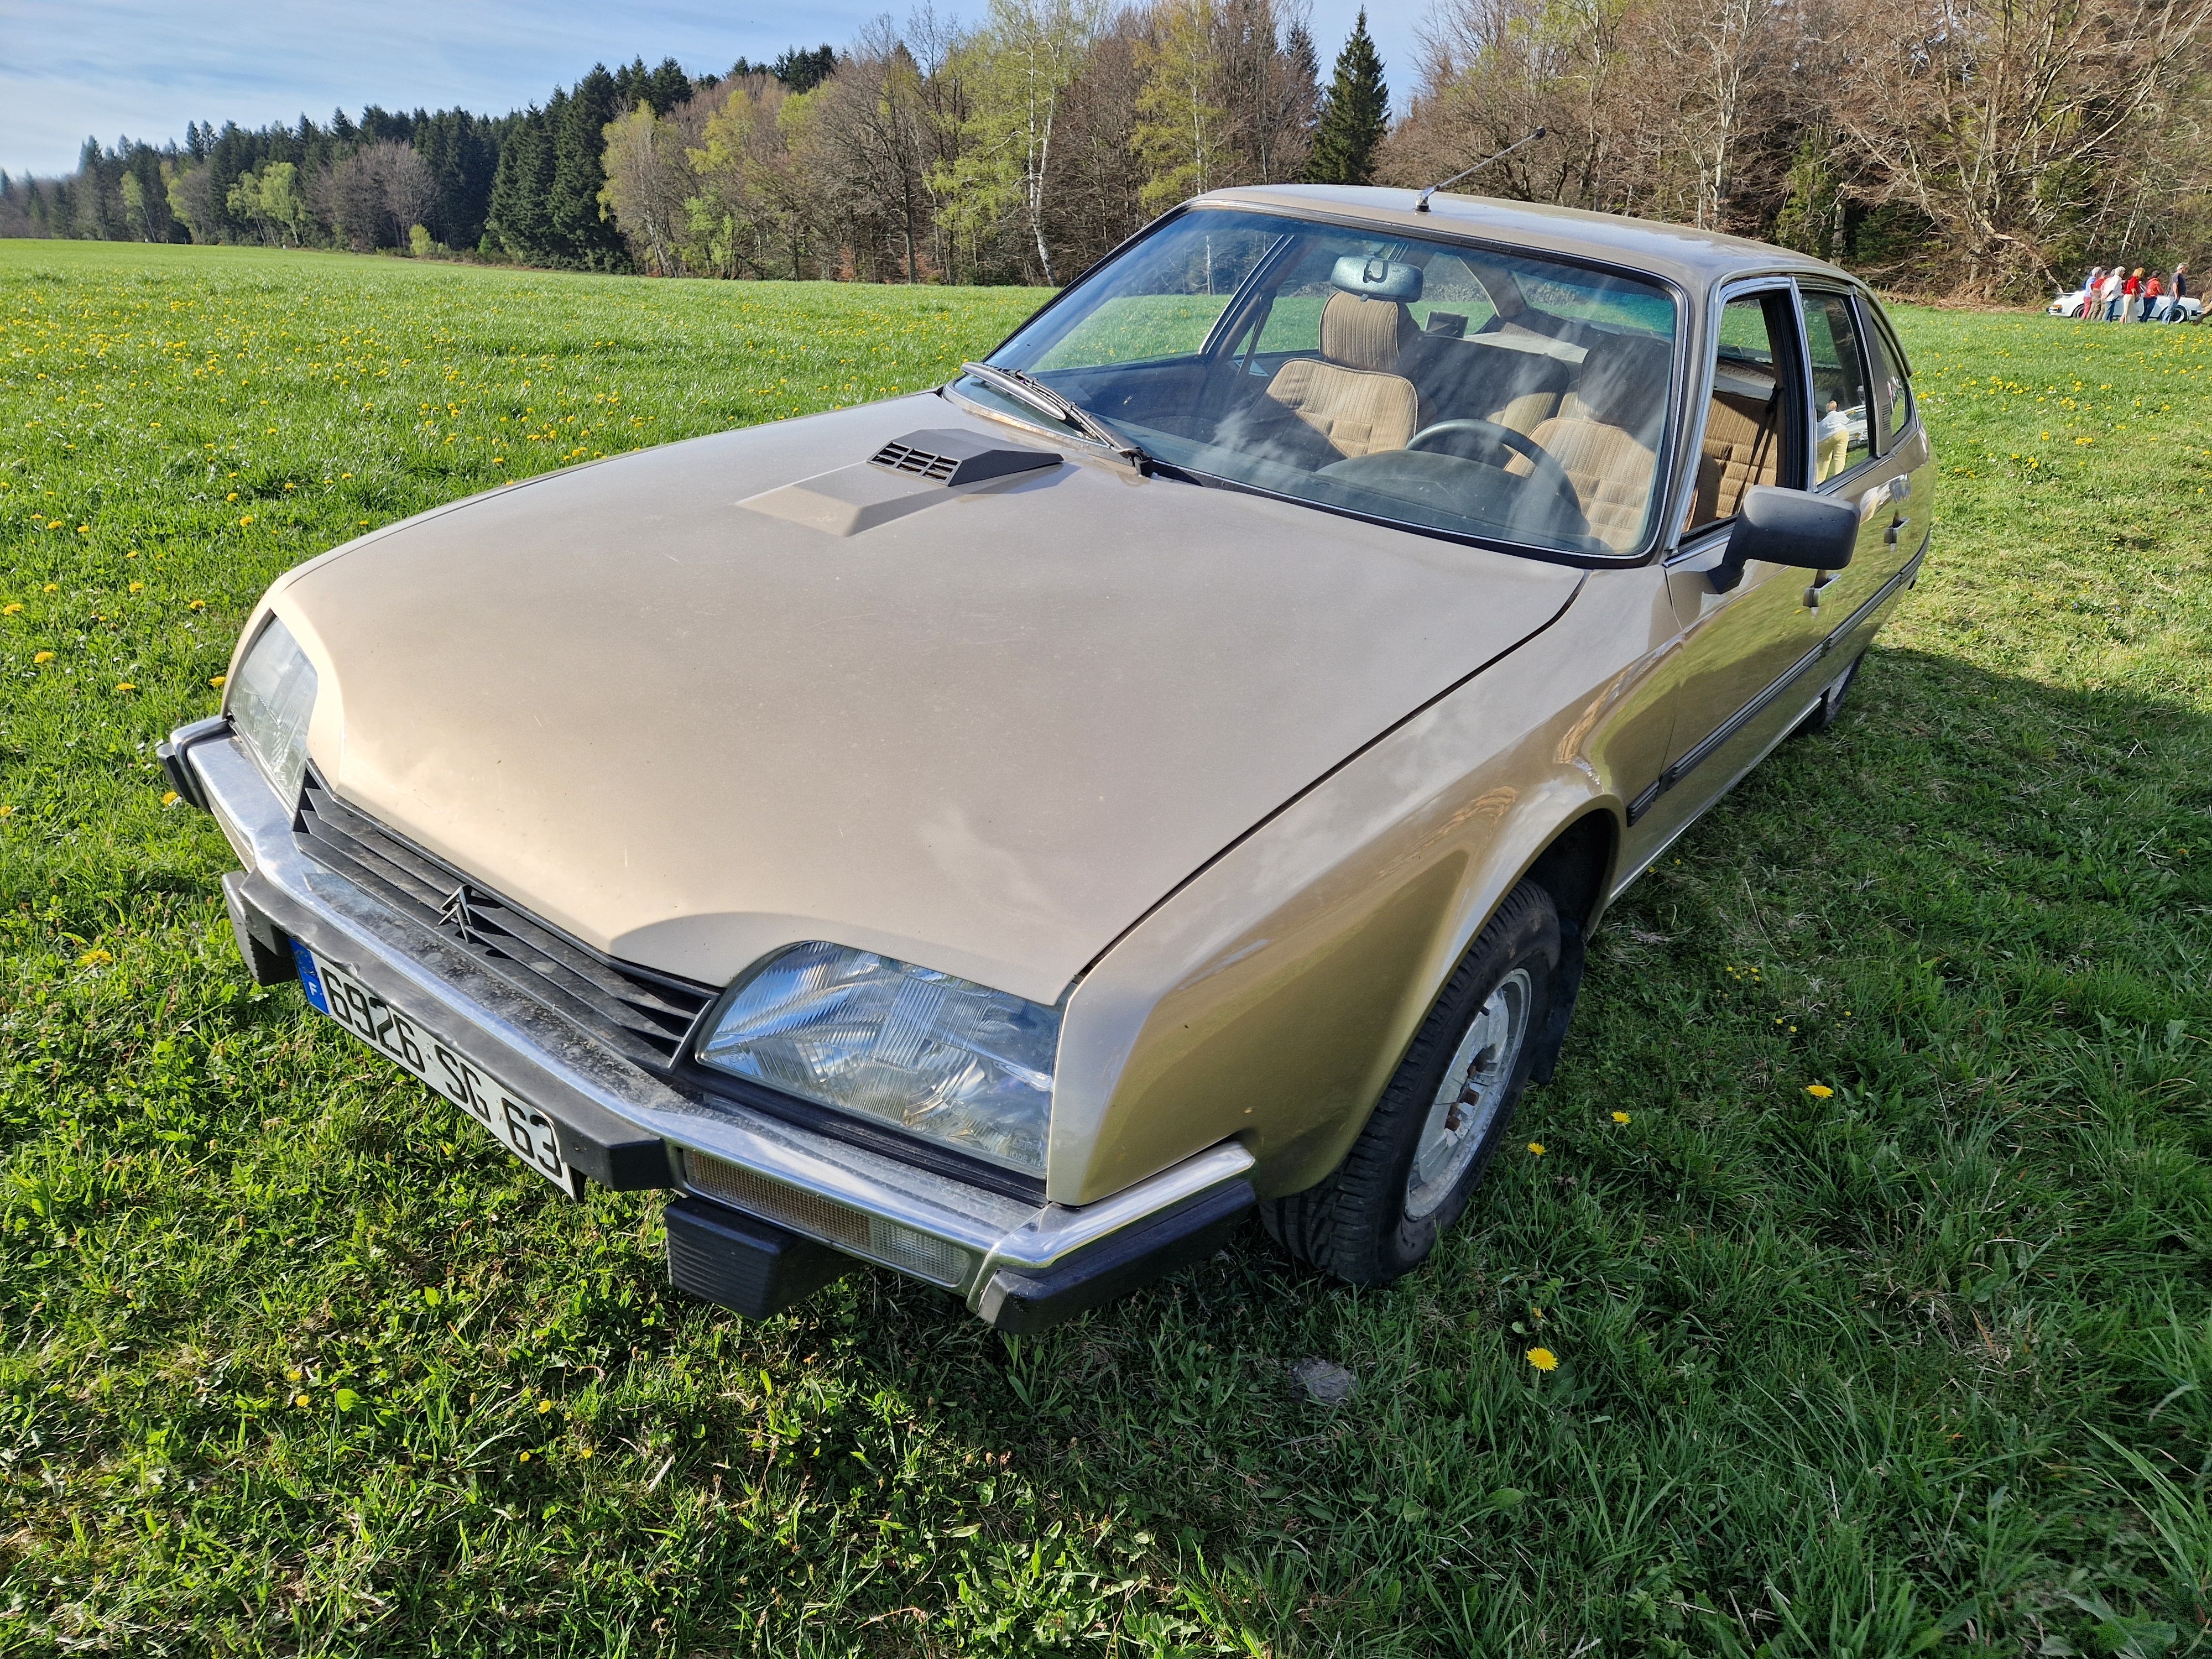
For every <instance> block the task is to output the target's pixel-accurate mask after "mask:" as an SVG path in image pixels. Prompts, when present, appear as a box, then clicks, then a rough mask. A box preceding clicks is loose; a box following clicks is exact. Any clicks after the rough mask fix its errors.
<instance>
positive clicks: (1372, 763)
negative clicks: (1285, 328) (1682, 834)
mask: <svg viewBox="0 0 2212 1659" xmlns="http://www.w3.org/2000/svg"><path fill="white" fill-rule="evenodd" d="M1600 586H1601V587H1602V588H1603V590H1604V591H1601V592H1600V593H1599V594H1598V595H1597V596H1596V598H1595V602H1592V600H1591V599H1577V602H1576V603H1575V604H1574V605H1571V607H1570V608H1569V611H1568V613H1567V615H1566V616H1565V617H1563V618H1562V619H1561V620H1560V622H1559V623H1555V624H1554V625H1553V627H1552V628H1550V629H1547V630H1545V631H1544V632H1543V633H1542V634H1541V635H1538V636H1536V638H1535V639H1534V640H1532V641H1528V643H1526V644H1524V645H1523V646H1522V647H1521V648H1520V649H1518V650H1516V651H1515V652H1514V653H1510V655H1508V656H1507V657H1506V658H1505V659H1503V660H1502V661H1501V662H1499V663H1498V664H1497V665H1493V666H1492V667H1491V668H1490V669H1488V670H1486V671H1484V672H1483V673H1481V674H1480V675H1478V676H1476V677H1475V678H1474V679H1472V680H1470V681H1468V683H1467V684H1464V685H1462V687H1460V688H1459V689H1458V690H1456V691H1455V692H1453V693H1452V694H1451V695H1450V696H1447V697H1445V698H1443V699H1442V700H1440V701H1439V702H1437V703H1435V704H1434V705H1432V706H1431V707H1430V708H1426V709H1425V710H1423V711H1422V712H1421V713H1420V714H1418V715H1416V716H1415V717H1414V718H1413V719H1412V720H1408V721H1407V722H1406V723H1405V724H1404V725H1403V726H1400V727H1399V728H1398V729H1396V730H1395V731H1394V732H1391V733H1389V736H1388V737H1386V738H1383V740H1382V741H1380V742H1378V743H1377V744H1375V745H1374V746H1373V747H1372V748H1371V749H1369V750H1366V751H1365V752H1364V753H1362V754H1361V755H1359V756H1358V757H1357V758H1355V759H1354V760H1352V762H1351V763H1348V764H1346V766H1345V767H1343V768H1342V769H1340V770H1339V771H1338V772H1336V773H1335V774H1334V775H1331V776H1330V777H1328V779H1326V780H1325V781H1323V782H1322V783H1321V784H1319V785H1318V786H1316V787H1315V788H1314V789H1312V790H1310V791H1309V792H1308V793H1306V794H1304V795H1303V796H1301V797H1300V798H1298V799H1296V800H1294V801H1293V802H1291V804H1290V805H1287V806H1286V807H1285V808H1284V809H1283V811H1280V812H1279V813H1278V814H1277V815H1276V816H1275V817H1273V818H1272V819H1270V820H1269V821H1268V822H1267V823H1266V824H1264V825H1263V826H1262V827H1261V829H1259V830H1257V831H1256V832H1255V834H1253V835H1252V836H1249V837H1248V838H1247V839H1246V840H1244V841H1243V842H1240V843H1239V844H1237V846H1236V847H1234V848H1231V849H1230V850H1229V851H1228V852H1227V853H1225V854H1224V855H1223V856H1222V857H1221V858H1219V859H1218V860H1216V861H1215V862H1214V863H1212V865H1210V866H1207V867H1206V869H1205V870H1203V871H1201V872H1200V873H1199V874H1198V875H1197V876H1195V877H1194V878H1193V879H1192V880H1191V881H1189V882H1188V884H1185V885H1184V886H1183V887H1182V889H1180V890H1178V891H1176V893H1175V894H1174V895H1172V896H1170V898H1169V899H1168V900H1167V901H1166V902H1164V903H1163V904H1162V905H1161V906H1159V907H1158V908H1157V909H1155V910H1154V911H1153V912H1152V914H1151V915H1147V916H1146V918H1145V919H1144V920H1143V921H1140V922H1139V924H1138V925H1137V926H1136V927H1133V928H1132V929H1131V930H1130V931H1129V932H1128V933H1126V934H1124V935H1123V936H1122V938H1121V939H1119V940H1118V941H1116V942H1115V945H1113V946H1112V948H1111V949H1109V951H1106V952H1105V953H1104V954H1103V956H1102V957H1100V958H1099V960H1098V961H1097V963H1094V964H1092V966H1091V969H1090V970H1089V971H1088V972H1087V973H1086V974H1085V976H1084V977H1083V979H1082V980H1081V981H1079V983H1078V985H1077V987H1076V988H1075V990H1074V992H1073V994H1072V995H1071V997H1070V998H1069V1000H1068V1003H1067V1007H1066V1017H1065V1023H1064V1024H1063V1028H1062V1036H1061V1040H1060V1057H1059V1068H1058V1074H1057V1084H1056V1088H1055V1092H1054V1105H1053V1126H1052V1135H1051V1145H1050V1150H1049V1153H1048V1172H1047V1185H1048V1190H1049V1191H1050V1192H1051V1194H1052V1195H1053V1196H1054V1199H1055V1200H1058V1201H1060V1202H1061V1203H1066V1204H1084V1203H1088V1202H1091V1201H1092V1200H1096V1199H1097V1198H1100V1197H1103V1196H1105V1195H1106V1194H1110V1193H1113V1192H1115V1191H1117V1190H1119V1189H1120V1188H1121V1187H1123V1186H1125V1185H1127V1183H1128V1182H1132V1181H1135V1180H1139V1179H1141V1178H1142V1177H1143V1176H1146V1175H1147V1174H1149V1173H1151V1172H1152V1171H1153V1170H1158V1169H1163V1168H1165V1167H1167V1166H1168V1165H1169V1164H1172V1163H1174V1162H1175V1161H1176V1160H1177V1159H1179V1158H1184V1157H1187V1156H1188V1155H1189V1154H1190V1152H1193V1151H1194V1150H1197V1149H1200V1148H1203V1147H1205V1146H1212V1145H1213V1144H1215V1143H1217V1142H1218V1141H1221V1140H1224V1139H1230V1138H1231V1137H1234V1138H1236V1139H1240V1140H1241V1141H1243V1144H1244V1146H1246V1148H1247V1149H1248V1150H1249V1151H1250V1152H1252V1154H1253V1156H1254V1158H1255V1159H1256V1160H1257V1164H1256V1167H1255V1170H1254V1174H1253V1179H1254V1184H1255V1188H1257V1190H1258V1191H1259V1192H1260V1194H1261V1196H1263V1197H1265V1196H1270V1195H1273V1194H1280V1193H1285V1192H1295V1191H1297V1190H1299V1189H1300V1188H1304V1187H1305V1186H1309V1185H1310V1184H1312V1182H1315V1181H1317V1180H1319V1179H1320V1178H1321V1177H1322V1176H1323V1175H1325V1174H1326V1173H1327V1172H1328V1170H1330V1169H1331V1168H1333V1167H1334V1165H1335V1164H1336V1163H1337V1162H1338V1161H1339V1160H1340V1159H1341V1158H1342V1157H1343V1155H1344V1152H1345V1151H1346V1148H1347V1147H1349V1146H1350V1145H1351V1143H1352V1139H1353V1138H1354V1137H1356V1136H1357V1135H1358V1133H1359V1130H1360V1128H1361V1127H1362V1126H1363V1125H1364V1123H1365V1122H1366V1121H1367V1117H1368V1115H1369V1114H1370V1112H1371V1111H1372V1110H1373V1109H1374V1106H1375V1103H1376V1099H1377V1098H1378V1097H1380V1096H1381V1094H1382V1092H1383V1088H1384V1086H1385V1085H1387V1084H1388V1083H1389V1079H1390V1076H1391V1073H1393V1072H1394V1071H1395V1069H1396V1067H1397V1065H1398V1063H1399V1061H1400V1060H1401V1058H1402V1057H1403V1055H1404V1054H1405V1051H1406V1048H1407V1045H1408V1044H1409V1043H1410V1042H1412V1040H1413V1034H1414V1032H1415V1031H1416V1030H1418V1029H1419V1024H1420V1022H1421V1020H1422V1019H1423V1018H1425V1016H1426V1014H1427V1012H1428V1010H1429V1008H1430V1006H1431V1004H1432V1003H1433V1001H1434V1000H1435V998H1436V995H1437V992H1438V990H1439V989H1440V987H1442V986H1443V982H1444V981H1445V979H1446V978H1447V977H1449V975H1450V973H1451V971H1452V969H1453V968H1454V966H1455V965H1456V963H1458V961H1459V959H1460V957H1462V955H1463V954H1464V952H1465V951H1466V950H1467V947H1468V944H1469V943H1470V942H1471V941H1472V940H1473V939H1474V935H1475V933H1477V932H1478V931H1479V930H1480V927H1482V925H1483V923H1484V922H1485V921H1486V920H1487V919H1488V918H1489V916H1490V915H1491V913H1492V911H1493V910H1495V909H1496V908H1497V907H1498V903H1499V902H1502V901H1503V899H1504V896H1505V895H1506V894H1507V893H1508V892H1510V891H1511V890H1512V889H1513V886H1514V885H1515V884H1516V883H1517V882H1518V881H1520V880H1521V879H1522V878H1523V877H1524V876H1525V875H1526V874H1527V873H1528V872H1529V870H1530V869H1531V867H1532V866H1534V865H1535V864H1536V862H1537V860H1539V859H1540V858H1541V856H1542V855H1543V854H1545V853H1546V850H1547V848H1550V847H1552V845H1553V842H1555V841H1557V839H1558V838H1559V836H1560V835H1561V834H1562V832H1564V831H1565V830H1566V829H1568V828H1569V827H1570V826H1571V825H1573V824H1575V823H1577V822H1579V821H1581V820H1583V819H1584V818H1586V817H1588V816H1589V814H1591V813H1593V812H1598V813H1603V814H1605V815H1607V817H1608V819H1609V822H1610V829H1609V833H1608V834H1607V835H1606V836H1603V837H1601V838H1595V839H1594V840H1593V842H1591V847H1592V855H1593V856H1597V857H1602V858H1607V859H1611V858H1615V857H1617V856H1618V853H1617V849H1618V848H1620V845H1621V842H1622V830H1623V827H1624V825H1625V823H1626V810H1625V805H1624V803H1625V802H1626V800H1627V799H1631V798H1632V795H1633V793H1634V791H1635V789H1636V788H1638V787H1641V783H1642V781H1643V780H1642V777H1641V774H1642V772H1643V770H1644V769H1649V770H1650V772H1651V774H1652V775H1655V776H1656V773H1657V769H1658V768H1659V767H1660V766H1661V765H1662V764H1663V762H1664V757H1665V748H1666V743H1667V739H1668V710H1667V709H1666V708H1665V707H1664V705H1663V703H1655V702H1653V701H1652V695H1651V688H1652V687H1654V686H1655V685H1658V684H1662V683H1663V678H1664V677H1663V676H1662V675H1659V674H1657V673H1656V670H1657V668H1658V667H1659V665H1661V664H1662V663H1663V661H1664V659H1665V657H1666V655H1667V653H1668V649H1669V648H1670V646H1671V641H1672V640H1673V638H1674V623H1673V621H1672V617H1671V612H1670V611H1668V608H1667V606H1666V604H1665V596H1664V578H1663V573H1662V572H1660V571H1659V570H1658V568H1657V567H1656V566H1653V567H1649V568H1641V569H1632V570H1625V571H1620V572H1617V573H1608V575H1607V577H1606V578H1605V579H1602V581H1601V584H1600ZM1613 880H1614V872H1613V870H1612V869H1610V868H1608V869H1606V870H1603V871H1600V872H1595V878H1594V879H1592V880H1591V881H1590V882H1589V891H1590V892H1592V893H1595V894H1604V893H1607V892H1610V891H1611V890H1612V887H1613ZM1592 909H1593V911H1594V910H1595V906H1593V907H1592ZM1571 920H1573V921H1578V922H1584V923H1587V922H1589V921H1594V920H1595V915H1594V914H1593V915H1583V916H1577V917H1573V918H1571Z"/></svg>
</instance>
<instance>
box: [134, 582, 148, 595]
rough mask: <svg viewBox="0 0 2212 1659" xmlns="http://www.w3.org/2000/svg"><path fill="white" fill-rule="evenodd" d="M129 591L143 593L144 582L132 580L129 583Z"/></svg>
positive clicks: (144, 588) (144, 589)
mask: <svg viewBox="0 0 2212 1659" xmlns="http://www.w3.org/2000/svg"><path fill="white" fill-rule="evenodd" d="M145 591H146V584H145V583H143V582H133V583H131V592H133V593H143V592H145Z"/></svg>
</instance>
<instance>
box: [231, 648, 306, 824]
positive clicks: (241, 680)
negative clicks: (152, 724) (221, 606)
mask: <svg viewBox="0 0 2212 1659" xmlns="http://www.w3.org/2000/svg"><path fill="white" fill-rule="evenodd" d="M314 712H315V665H314V664H313V663H311V662H309V661H308V660H307V653H306V652H304V651H302V650H301V649H300V642H299V641H297V640H295V639H294V638H293V637H292V630H291V629H289V628H287V627H285V626H284V624H283V623H282V622H280V621H278V620H277V619H276V617H270V619H269V621H268V623H267V625H266V626H265V627H264V628H263V629H262V630H261V633H260V636H259V637H258V638H257V639H256V640H255V641H253V646H252V649H251V650H249V651H247V652H246V660H245V661H244V662H242V663H240V664H239V665H238V678H236V679H234V680H233V681H232V682H231V686H230V719H231V723H232V724H233V725H234V726H237V728H238V730H239V734H240V736H241V737H243V738H245V739H246V747H247V748H249V749H251V750H252V751H253V756H254V758H255V759H256V760H258V761H259V762H260V763H261V769H262V770H263V771H264V772H265V773H266V774H268V776H269V781H270V782H271V783H273V784H275V785H276V793H278V794H280V795H282V796H283V798H284V799H285V801H286V802H287V803H288V804H289V803H290V802H292V801H295V800H297V799H299V795H300V781H301V778H302V777H304V776H305V775H307V721H308V720H309V719H310V718H311V717H312V716H313V714H314Z"/></svg>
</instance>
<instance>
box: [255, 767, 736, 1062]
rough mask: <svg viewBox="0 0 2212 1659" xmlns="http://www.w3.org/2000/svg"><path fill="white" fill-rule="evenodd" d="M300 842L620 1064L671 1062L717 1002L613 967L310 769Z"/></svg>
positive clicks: (643, 972) (690, 987)
mask: <svg viewBox="0 0 2212 1659" xmlns="http://www.w3.org/2000/svg"><path fill="white" fill-rule="evenodd" d="M298 836H299V842H300V848H301V851H302V852H304V853H305V854H307V856H308V857H310V858H312V859H313V860H315V861H316V862H317V863H319V864H321V865H323V866H326V867H327V868H330V869H332V870H336V871H337V872H339V873H340V874H342V875H344V876H347V877H349V878H351V879H353V880H354V881H356V882H357V883H359V884H361V885H362V887H364V888H366V889H368V890H369V891H370V892H371V893H374V895H375V896H377V897H378V898H380V899H381V900H382V901H383V902H385V903H386V904H387V905H389V906H390V907H391V908H392V909H394V910H396V911H398V913H399V914H400V915H403V916H404V917H405V918H406V919H407V920H408V921H411V922H413V923H414V924H415V925H416V927H422V928H424V929H426V930H427V931H428V932H430V933H435V934H436V935H437V936H438V937H439V938H440V939H443V940H444V941H445V942H446V943H447V944H448V945H453V946H456V947H457V948H459V949H460V950H462V951H466V952H467V953H468V954H469V955H470V956H471V957H473V958H474V959H475V960H476V962H477V963H478V964H479V965H480V966H481V967H483V969H484V970H485V971H486V972H488V973H489V974H491V975H495V977H496V978H498V979H500V980H501V981H504V982H505V983H506V984H507V985H509V986H511V987H513V988H514V989H515V990H517V991H520V993H522V994H523V995H525V996H526V997H528V998H530V999H531V1000H532V1001H534V1002H537V1003H538V1004H539V1005H540V1006H544V1007H545V1008H548V1009H550V1010H551V1011H552V1012H555V1013H556V1014H559V1015H561V1016H562V1017H563V1018H567V1019H568V1020H570V1021H572V1022H574V1024H578V1025H580V1026H582V1027H583V1028H584V1029H585V1030H587V1031H589V1032H590V1033H591V1034H592V1036H596V1037H597V1038H599V1041H600V1042H604V1043H605V1044H606V1045H607V1046H608V1047H609V1048H612V1049H614V1050H615V1051H616V1052H617V1054H621V1055H623V1057H624V1058H625V1059H628V1060H635V1061H637V1062H638V1063H639V1064H641V1065H643V1066H653V1067H655V1068H659V1067H665V1066H669V1065H671V1063H673V1062H674V1060H675V1059H676V1054H677V1051H678V1049H679V1048H682V1047H683V1044H684V1036H685V1034H686V1033H687V1032H689V1031H690V1029H691V1024H692V1022H693V1021H694V1020H696V1019H697V1018H698V1017H699V1014H700V1012H701V1011H702V1009H704V1008H705V1007H706V1006H707V1005H708V1003H710V1002H712V1001H713V1000H714V997H715V992H714V988H713V987H710V986H705V985H696V984H694V983H692V982H691V981H689V980H682V979H676V978H673V977H671V976H670V975H666V974H657V973H654V972H653V970H652V969H648V968H638V967H634V966H632V965H631V964H629V963H622V962H616V961H614V960H612V959H611V958H610V957H603V956H601V955H600V954H599V952H598V951H592V950H589V949H587V948H586V947H585V946H583V945H579V944H578V943H577V942H576V941H575V940H574V939H570V938H568V936H567V935H566V934H564V933H560V932H558V931H557V930H556V929H554V928H552V927H547V926H546V925H545V924H544V922H542V921H538V920H537V919H536V918H535V917H533V916H531V915H527V914H526V913H525V912H523V911H521V910H519V909H517V908H514V907H513V905H511V904H509V903H507V902H506V901H505V900H504V899H502V898H501V897H500V896H498V895H497V894H496V893H493V892H489V891H488V890H485V889H484V888H482V887H479V886H478V885H477V884H476V883H474V882H472V881H470V880H469V879H468V878H465V876H463V875H462V874H461V872H459V871H458V870H455V869H453V867H452V866H450V865H447V864H446V863H445V862H444V861H443V860H439V859H435V858H433V857H432V856H431V855H430V854H428V853H425V852H423V851H422V849H421V848H417V847H414V846H411V845H410V844H409V843H408V842H404V841H403V840H401V839H400V838H399V837H398V836H395V835H393V834H392V831H390V830H389V829H386V828H385V827H384V826H383V825H382V824H380V823H377V822H376V821H375V820H374V818H371V817H366V816H365V815H363V814H362V813H360V812H356V811H354V810H353V809H352V808H351V807H349V806H348V805H346V804H345V803H344V802H343V801H341V800H339V799H337V797H336V796H335V795H333V794H331V792H330V788H329V787H328V786H327V785H326V784H325V783H324V781H322V779H320V778H319V777H318V776H316V775H315V774H314V772H313V769H309V771H308V773H307V783H306V785H305V787H303V788H302V789H301V792H300V828H299V831H298Z"/></svg>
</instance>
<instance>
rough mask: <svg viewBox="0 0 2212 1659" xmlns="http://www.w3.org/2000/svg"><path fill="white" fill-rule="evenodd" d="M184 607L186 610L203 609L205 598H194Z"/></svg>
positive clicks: (205, 604)
mask: <svg viewBox="0 0 2212 1659" xmlns="http://www.w3.org/2000/svg"><path fill="white" fill-rule="evenodd" d="M206 609H207V601H206V600H205V599H194V600H193V601H192V602H191V604H190V605H186V606H185V610H187V611H204V610H206Z"/></svg>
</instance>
